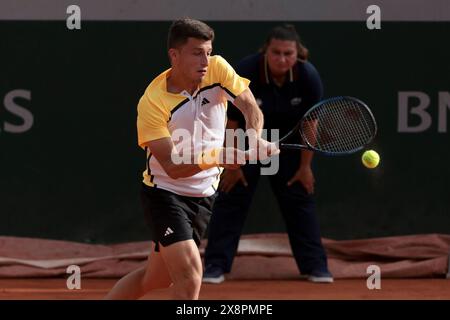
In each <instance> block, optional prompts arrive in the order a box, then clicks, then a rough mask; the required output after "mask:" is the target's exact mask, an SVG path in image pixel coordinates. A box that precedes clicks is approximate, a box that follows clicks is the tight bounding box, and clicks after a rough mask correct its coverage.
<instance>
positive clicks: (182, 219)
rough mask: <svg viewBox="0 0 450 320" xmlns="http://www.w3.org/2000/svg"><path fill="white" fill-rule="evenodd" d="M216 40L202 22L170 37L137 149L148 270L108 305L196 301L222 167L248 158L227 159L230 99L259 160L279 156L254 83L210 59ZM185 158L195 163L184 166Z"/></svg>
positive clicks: (144, 106)
mask: <svg viewBox="0 0 450 320" xmlns="http://www.w3.org/2000/svg"><path fill="white" fill-rule="evenodd" d="M213 40H214V31H213V30H212V29H211V28H210V27H209V26H208V25H206V24H205V23H203V22H201V21H198V20H193V19H182V20H177V21H175V22H173V24H172V25H171V27H170V29H169V35H168V54H169V58H170V63H171V68H170V69H168V70H166V71H164V72H163V73H161V74H160V75H159V76H157V77H156V78H155V79H154V80H153V81H152V82H151V83H150V85H149V86H148V87H147V89H146V91H145V93H144V95H143V96H142V98H141V99H140V101H139V105H138V117H137V131H138V143H139V146H141V147H142V148H143V149H145V150H146V152H147V168H146V170H145V171H144V173H143V185H142V191H141V198H142V204H143V209H144V212H145V217H146V219H147V221H148V223H149V225H150V228H151V231H152V232H151V234H152V240H153V241H152V248H151V253H150V256H149V259H148V262H147V263H146V265H145V266H144V267H142V268H140V269H138V270H136V271H134V272H132V273H130V274H128V275H127V276H125V277H124V278H122V279H120V280H119V281H118V282H117V284H116V285H115V286H114V287H113V288H112V290H111V291H110V292H109V294H108V295H107V296H106V298H107V299H137V298H139V297H141V296H143V295H144V294H146V293H147V292H149V291H150V290H153V289H160V288H168V287H170V289H169V290H171V294H172V297H173V298H174V299H183V300H184V299H197V298H198V296H199V292H200V286H201V282H202V262H201V258H200V253H199V250H198V245H199V244H200V240H201V238H202V236H203V234H204V232H205V229H206V227H207V224H208V222H209V219H210V216H211V208H212V205H213V200H214V194H215V192H216V189H217V186H218V183H219V176H220V173H221V170H220V167H224V168H229V169H233V168H234V169H236V168H238V167H239V166H240V165H241V164H243V162H242V159H244V162H245V160H248V159H249V155H248V154H247V153H245V152H243V151H240V150H237V149H232V150H231V151H232V153H233V157H230V158H231V161H229V160H230V158H227V159H225V152H224V150H225V149H224V148H223V147H222V146H223V143H224V136H225V124H226V114H227V101H230V102H232V103H233V104H234V105H235V106H236V107H237V108H238V109H239V110H240V111H241V112H242V114H243V116H244V118H245V120H246V128H247V129H249V130H248V131H249V133H250V134H252V135H253V136H252V137H249V139H250V138H254V139H255V140H256V141H257V146H258V150H259V153H258V154H263V155H265V156H266V157H267V156H271V155H274V154H277V153H278V152H279V150H278V148H277V147H276V146H275V145H274V144H272V143H269V142H267V141H266V140H264V139H262V138H261V131H262V128H263V115H262V112H261V111H260V109H259V107H258V105H257V103H256V101H255V98H254V96H253V94H252V93H251V91H250V89H249V80H247V79H244V78H242V77H240V76H239V75H238V74H237V73H236V72H235V71H234V70H233V68H232V67H231V66H230V65H229V64H228V63H227V61H225V59H224V58H222V57H220V56H212V55H211V52H212V42H213ZM250 129H251V130H250ZM180 133H182V134H180ZM174 136H176V137H177V139H173V137H174ZM229 149H230V148H228V150H227V152H228V151H230V150H229ZM197 151H198V152H197ZM261 151H262V152H261ZM186 154H187V155H188V157H186ZM186 158H188V159H190V160H191V161H190V163H186V162H187V161H181V162H180V161H179V160H180V159H186ZM225 160H227V161H225Z"/></svg>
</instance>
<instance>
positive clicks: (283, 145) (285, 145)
mask: <svg viewBox="0 0 450 320" xmlns="http://www.w3.org/2000/svg"><path fill="white" fill-rule="evenodd" d="M280 148H282V149H297V150H299V149H308V148H307V147H305V146H302V145H300V144H293V143H280Z"/></svg>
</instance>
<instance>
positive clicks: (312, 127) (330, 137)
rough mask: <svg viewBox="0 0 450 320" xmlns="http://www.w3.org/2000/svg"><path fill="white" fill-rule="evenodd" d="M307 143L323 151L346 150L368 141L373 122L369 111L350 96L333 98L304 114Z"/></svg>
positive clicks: (302, 128)
mask: <svg viewBox="0 0 450 320" xmlns="http://www.w3.org/2000/svg"><path fill="white" fill-rule="evenodd" d="M301 130H302V131H303V137H304V138H305V140H306V141H307V143H308V144H310V145H311V146H313V147H314V148H316V149H318V150H321V151H325V152H349V151H352V150H355V149H357V148H359V147H361V146H363V145H365V144H366V143H367V142H369V141H370V140H371V139H372V137H373V135H374V134H375V130H376V126H375V124H374V120H373V117H372V115H371V114H370V112H369V111H368V110H367V109H366V108H365V107H363V106H361V105H359V104H358V103H357V102H355V101H352V100H343V99H334V100H331V101H329V102H327V103H325V104H323V105H322V106H320V107H319V108H316V109H314V110H312V111H311V113H310V114H308V115H307V116H305V118H304V120H303V123H302V125H301Z"/></svg>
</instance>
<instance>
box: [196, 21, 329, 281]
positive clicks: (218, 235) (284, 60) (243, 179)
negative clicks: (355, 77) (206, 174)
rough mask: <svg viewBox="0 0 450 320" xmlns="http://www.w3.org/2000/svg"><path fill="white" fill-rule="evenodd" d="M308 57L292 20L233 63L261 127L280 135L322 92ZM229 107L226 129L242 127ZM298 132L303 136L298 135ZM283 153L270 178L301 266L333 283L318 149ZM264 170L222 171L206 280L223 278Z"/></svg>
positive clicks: (247, 167) (238, 115) (239, 117)
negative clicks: (314, 165) (319, 199)
mask: <svg viewBox="0 0 450 320" xmlns="http://www.w3.org/2000/svg"><path fill="white" fill-rule="evenodd" d="M307 58H308V50H307V49H306V48H305V47H304V46H303V45H302V44H301V42H300V39H299V36H298V34H297V32H296V30H295V28H294V26H292V25H282V26H278V27H275V28H274V29H272V30H271V32H270V33H269V35H268V37H267V40H266V42H265V44H264V46H263V48H262V49H261V52H260V53H257V54H253V55H251V56H249V57H246V58H244V59H243V60H242V61H240V62H239V63H238V65H237V66H236V68H235V69H236V71H237V73H238V74H239V75H240V76H242V77H245V78H247V79H249V80H250V81H251V83H250V89H251V91H252V92H253V94H254V95H255V98H256V101H257V102H258V104H259V106H260V108H261V110H262V112H263V114H264V128H265V129H279V130H280V134H279V136H280V137H282V136H283V135H285V134H286V133H287V132H289V130H291V129H292V128H293V127H294V126H295V124H296V123H297V122H298V121H299V120H300V119H301V117H302V115H303V114H304V113H305V112H306V111H307V110H308V109H309V108H310V107H311V106H313V105H314V104H315V103H317V102H318V101H320V100H321V99H322V95H323V86H322V81H321V79H320V76H319V73H318V72H317V70H316V69H315V67H314V66H313V65H312V64H311V63H310V62H309V61H308V60H307ZM227 113H228V123H227V127H228V128H232V129H237V128H242V129H244V130H245V120H244V118H243V117H242V115H241V113H240V111H239V110H238V109H237V108H236V107H234V106H232V105H230V106H229V107H228V111H227ZM269 131H270V130H269ZM296 138H297V139H298V141H300V139H301V138H300V135H299V136H298V137H296ZM298 141H295V142H298ZM279 157H280V158H279V161H280V162H279V170H278V172H277V173H276V174H274V175H270V176H269V180H270V184H271V188H272V190H273V192H274V194H275V196H276V198H277V201H278V203H279V206H280V209H281V212H282V215H283V218H284V220H285V223H286V228H287V233H288V236H289V242H290V245H291V248H292V252H293V256H294V258H295V261H296V263H297V266H298V268H299V271H300V273H301V275H302V277H305V278H306V279H308V280H309V281H312V282H321V283H330V282H333V277H332V275H331V273H330V272H329V270H328V264H327V256H326V252H325V249H324V247H323V245H322V242H321V236H320V229H319V222H318V219H317V216H316V205H315V200H314V175H313V172H312V169H311V162H312V158H313V152H311V151H307V150H301V151H300V150H283V151H282V152H281V153H280V155H279ZM260 175H261V165H260V164H247V165H245V166H243V167H241V169H238V170H225V171H224V172H223V174H222V177H221V181H220V185H219V191H218V192H219V194H218V197H217V199H216V202H215V204H214V207H213V210H212V212H213V213H212V217H211V220H210V224H209V233H208V245H207V247H206V250H205V271H204V275H203V282H207V283H221V282H222V281H224V279H225V277H224V274H226V273H229V272H230V271H231V266H232V263H233V259H234V256H235V254H236V251H237V247H238V243H239V238H240V235H241V233H242V229H243V225H244V222H245V219H246V217H247V213H248V211H249V207H250V204H251V200H252V197H253V194H254V191H255V189H256V186H257V183H258V179H259V177H260ZM299 278H300V277H299Z"/></svg>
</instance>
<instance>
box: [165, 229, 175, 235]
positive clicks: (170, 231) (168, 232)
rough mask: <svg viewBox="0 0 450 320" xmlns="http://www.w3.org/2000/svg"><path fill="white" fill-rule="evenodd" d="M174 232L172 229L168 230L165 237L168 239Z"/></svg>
mask: <svg viewBox="0 0 450 320" xmlns="http://www.w3.org/2000/svg"><path fill="white" fill-rule="evenodd" d="M172 233H173V230H172V229H170V228H167V230H166V233H164V237H167V236H168V235H170V234H172Z"/></svg>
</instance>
